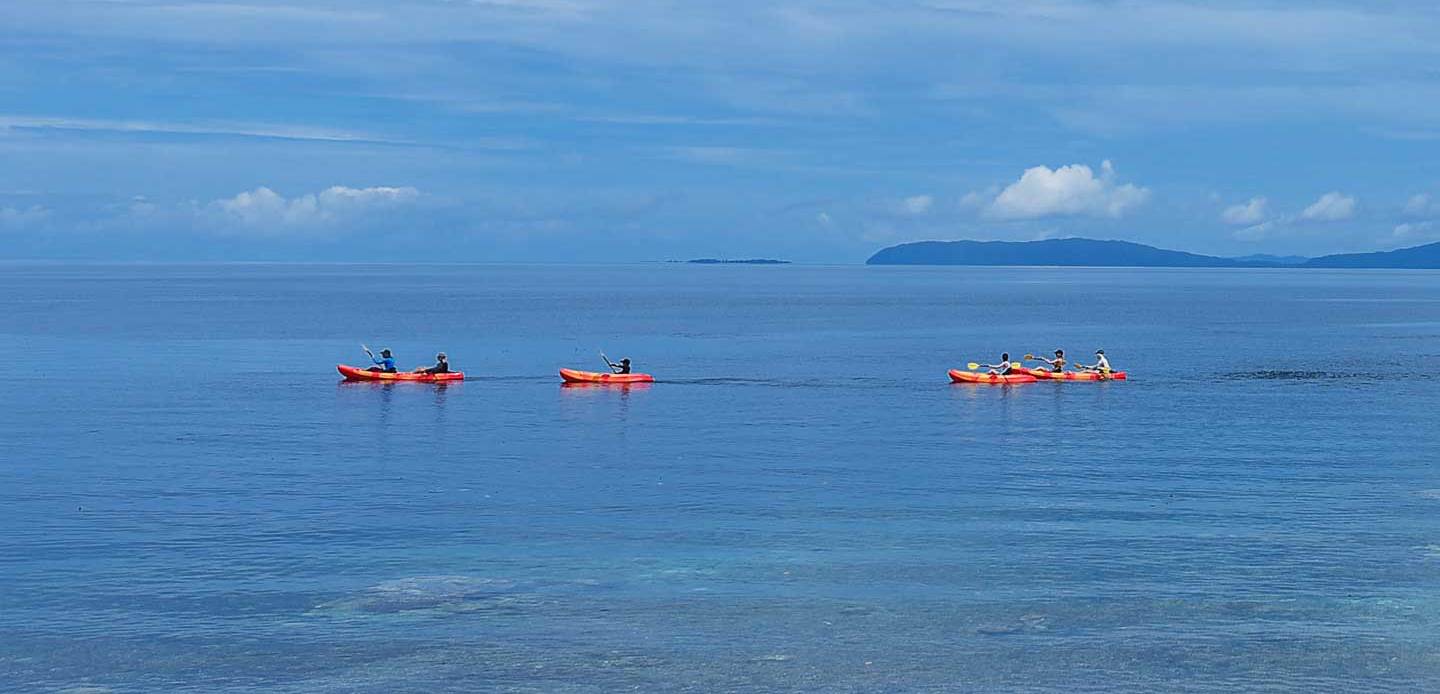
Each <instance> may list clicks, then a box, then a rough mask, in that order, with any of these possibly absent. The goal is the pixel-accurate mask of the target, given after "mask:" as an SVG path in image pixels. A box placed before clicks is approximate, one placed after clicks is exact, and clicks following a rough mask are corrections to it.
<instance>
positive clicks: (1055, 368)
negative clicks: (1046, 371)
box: [1035, 349, 1065, 374]
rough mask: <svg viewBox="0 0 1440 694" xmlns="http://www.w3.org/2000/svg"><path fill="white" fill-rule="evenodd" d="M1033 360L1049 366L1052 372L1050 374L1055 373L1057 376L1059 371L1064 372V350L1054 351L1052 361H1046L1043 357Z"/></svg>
mask: <svg viewBox="0 0 1440 694" xmlns="http://www.w3.org/2000/svg"><path fill="white" fill-rule="evenodd" d="M1035 358H1036V359H1037V360H1039V361H1043V362H1045V363H1046V364H1048V365H1049V366H1050V371H1052V372H1054V373H1057V374H1058V373H1060V372H1061V371H1064V370H1065V350H1063V349H1057V350H1055V358H1054V359H1046V358H1045V357H1035Z"/></svg>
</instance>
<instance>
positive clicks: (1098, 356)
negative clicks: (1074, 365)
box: [1078, 349, 1111, 374]
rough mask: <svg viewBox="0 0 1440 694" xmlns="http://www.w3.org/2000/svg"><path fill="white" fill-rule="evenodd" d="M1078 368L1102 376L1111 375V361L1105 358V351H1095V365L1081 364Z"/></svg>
mask: <svg viewBox="0 0 1440 694" xmlns="http://www.w3.org/2000/svg"><path fill="white" fill-rule="evenodd" d="M1078 366H1079V368H1080V369H1081V370H1082V371H1095V372H1099V373H1102V374H1109V373H1110V371H1111V368H1110V360H1109V359H1106V358H1105V350H1103V349H1097V350H1095V363H1094V364H1079V365H1078Z"/></svg>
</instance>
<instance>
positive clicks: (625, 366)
mask: <svg viewBox="0 0 1440 694" xmlns="http://www.w3.org/2000/svg"><path fill="white" fill-rule="evenodd" d="M610 371H612V372H613V373H617V374H628V373H630V358H629V357H625V358H623V359H621V360H620V363H619V364H611V365H610Z"/></svg>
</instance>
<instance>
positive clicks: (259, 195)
mask: <svg viewBox="0 0 1440 694" xmlns="http://www.w3.org/2000/svg"><path fill="white" fill-rule="evenodd" d="M419 197H420V191H418V190H416V189H414V188H409V187H403V188H392V187H387V186H377V187H372V188H347V187H345V186H332V187H330V188H326V189H325V190H323V191H320V192H319V193H308V194H305V195H301V196H298V197H294V198H286V197H285V196H283V195H280V194H279V193H276V192H275V191H273V190H271V189H269V188H266V187H264V186H261V187H259V188H256V189H255V190H252V191H247V192H244V193H240V194H239V195H236V196H235V197H233V198H226V199H223V200H216V201H214V202H212V203H211V204H210V209H211V210H212V211H213V212H217V213H219V214H220V215H221V216H222V217H223V218H225V219H227V220H228V221H232V222H238V223H239V224H241V225H244V226H248V227H257V228H266V229H276V230H278V229H287V228H297V227H321V226H328V225H332V224H336V223H339V222H342V221H346V220H354V219H357V218H358V217H359V216H360V215H361V214H362V213H365V212H373V211H376V210H380V209H387V208H393V207H395V206H397V205H401V204H405V203H411V202H414V201H415V200H416V199H418V198H419Z"/></svg>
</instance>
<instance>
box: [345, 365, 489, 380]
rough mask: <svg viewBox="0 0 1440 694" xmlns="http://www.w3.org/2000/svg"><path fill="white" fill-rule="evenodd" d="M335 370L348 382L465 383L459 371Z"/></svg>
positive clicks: (463, 375)
mask: <svg viewBox="0 0 1440 694" xmlns="http://www.w3.org/2000/svg"><path fill="white" fill-rule="evenodd" d="M335 370H336V371H339V372H340V375H341V376H344V377H345V380H347V381H419V382H422V383H439V382H443V381H463V380H465V374H463V373H460V372H459V371H451V372H450V373H445V374H417V373H411V372H409V371H397V372H395V373H385V372H384V371H370V370H368V369H362V368H360V367H358V366H346V365H345V364H336V365H335Z"/></svg>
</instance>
